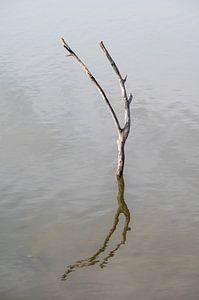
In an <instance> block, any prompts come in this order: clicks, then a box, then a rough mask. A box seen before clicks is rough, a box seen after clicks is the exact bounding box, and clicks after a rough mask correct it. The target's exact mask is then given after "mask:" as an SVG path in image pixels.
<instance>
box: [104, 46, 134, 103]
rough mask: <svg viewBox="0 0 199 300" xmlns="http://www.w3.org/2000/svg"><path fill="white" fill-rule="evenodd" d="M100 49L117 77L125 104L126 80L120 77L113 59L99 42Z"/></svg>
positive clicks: (126, 98) (126, 99)
mask: <svg viewBox="0 0 199 300" xmlns="http://www.w3.org/2000/svg"><path fill="white" fill-rule="evenodd" d="M100 47H101V49H102V50H103V51H104V53H105V54H106V57H107V58H108V60H109V62H110V64H111V66H112V67H113V69H114V71H115V73H116V74H117V76H118V77H119V81H120V88H121V91H122V96H123V98H124V101H125V102H127V101H128V96H127V92H126V87H125V81H126V79H127V76H126V77H125V78H123V77H122V75H121V73H120V71H119V69H118V67H117V65H116V63H115V62H114V60H113V58H112V57H111V55H110V54H109V52H108V50H107V49H106V47H105V46H104V43H103V42H102V41H101V42H100Z"/></svg>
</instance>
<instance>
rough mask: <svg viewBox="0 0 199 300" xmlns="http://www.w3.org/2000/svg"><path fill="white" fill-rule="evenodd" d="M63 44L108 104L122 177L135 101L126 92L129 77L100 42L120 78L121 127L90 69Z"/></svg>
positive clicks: (118, 169)
mask: <svg viewBox="0 0 199 300" xmlns="http://www.w3.org/2000/svg"><path fill="white" fill-rule="evenodd" d="M62 42H63V46H64V48H65V49H66V50H67V51H68V52H69V55H68V56H71V57H73V58H74V59H75V60H76V61H77V63H78V64H79V65H80V66H81V67H82V69H83V70H84V71H85V73H86V74H87V75H88V77H89V78H90V80H91V81H92V82H93V83H94V85H95V86H96V88H97V90H98V91H99V93H100V94H101V96H102V98H103V99H104V100H105V103H106V104H107V106H108V108H109V110H110V113H111V116H112V118H113V121H114V124H115V126H116V129H117V133H118V139H117V146H118V162H117V171H116V175H117V177H121V176H122V175H123V170H124V162H125V152H124V145H125V142H126V140H127V138H128V135H129V132H130V126H131V115H130V103H131V101H132V99H133V96H132V94H130V95H129V96H127V91H126V86H125V82H126V80H127V75H126V76H125V77H124V78H123V77H122V75H121V73H120V71H119V68H118V67H117V65H116V63H115V62H114V60H113V58H112V56H111V55H110V53H109V52H108V50H107V49H106V47H105V46H104V43H103V42H100V47H101V49H102V50H103V52H104V53H105V55H106V57H107V59H108V60H109V62H110V64H111V66H112V68H113V70H114V71H115V73H116V75H117V76H118V79H119V84H120V89H121V92H122V97H123V101H124V126H123V127H121V126H120V123H119V120H118V118H117V115H116V113H115V111H114V109H113V107H112V105H111V103H110V101H109V99H108V97H107V95H106V93H105V92H104V90H103V88H102V87H101V85H100V84H99V83H98V81H97V80H96V78H95V77H94V76H93V74H92V73H91V72H90V70H89V69H88V67H87V66H86V65H85V64H84V63H83V62H82V60H81V59H80V58H79V57H78V56H77V54H76V53H75V52H74V51H73V50H72V49H71V48H70V46H69V45H68V44H67V43H66V42H65V40H64V39H63V38H62Z"/></svg>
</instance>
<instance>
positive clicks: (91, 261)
mask: <svg viewBox="0 0 199 300" xmlns="http://www.w3.org/2000/svg"><path fill="white" fill-rule="evenodd" d="M117 182H118V194H117V204H118V208H117V211H116V213H115V215H114V222H113V225H112V227H111V229H110V230H109V232H108V234H107V236H106V238H105V240H104V242H103V244H102V246H101V247H100V248H99V249H98V250H97V251H96V252H95V253H94V254H93V255H92V256H90V257H88V258H85V259H81V260H78V261H76V262H75V263H74V264H71V265H69V266H67V268H66V271H65V272H64V274H63V275H62V276H61V279H62V280H66V279H67V278H68V276H69V274H70V273H71V272H74V271H75V270H77V269H78V268H83V267H88V266H92V265H95V264H98V265H99V266H100V268H104V267H105V266H106V265H107V263H108V260H109V259H110V258H111V257H113V256H114V255H115V253H116V252H117V251H118V250H119V249H120V247H121V245H124V244H125V243H126V239H127V231H129V230H131V228H130V227H129V223H130V219H131V215H130V211H129V209H128V206H127V204H126V202H125V200H124V190H125V185H124V178H123V176H121V177H117ZM120 214H123V215H124V217H125V222H124V226H123V229H122V232H121V238H120V242H119V243H118V244H117V246H116V247H115V248H114V249H112V250H111V251H110V252H109V253H108V254H107V256H105V257H104V258H102V259H99V256H100V254H101V253H103V252H104V251H105V250H106V248H107V246H108V243H109V241H110V238H111V236H112V235H113V233H114V232H115V230H116V228H117V225H118V224H119V217H120Z"/></svg>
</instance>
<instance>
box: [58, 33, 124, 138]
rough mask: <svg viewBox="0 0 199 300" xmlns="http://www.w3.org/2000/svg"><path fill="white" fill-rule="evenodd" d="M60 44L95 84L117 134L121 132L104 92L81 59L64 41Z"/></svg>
mask: <svg viewBox="0 0 199 300" xmlns="http://www.w3.org/2000/svg"><path fill="white" fill-rule="evenodd" d="M62 42H63V44H64V48H65V49H66V50H67V51H68V52H69V56H73V57H74V58H75V59H76V61H77V62H78V63H79V65H80V66H81V67H82V68H83V70H84V71H85V72H86V74H87V75H88V77H89V78H90V79H91V81H92V82H93V83H94V84H95V86H96V87H97V89H98V91H99V92H100V94H101V96H102V98H103V99H104V100H105V102H106V104H107V106H108V108H109V109H110V112H111V115H112V118H113V120H114V123H115V126H116V128H117V130H118V132H121V127H120V123H119V121H118V118H117V116H116V113H115V111H114V109H113V107H112V105H111V104H110V102H109V100H108V98H107V96H106V94H105V92H104V90H103V89H102V87H101V86H100V84H99V83H98V81H97V80H96V79H95V77H94V76H93V75H92V73H91V72H90V70H89V69H88V68H87V66H86V65H85V64H84V63H83V62H82V61H81V59H80V58H79V57H78V56H77V54H76V53H75V52H74V51H73V50H72V49H71V48H70V47H69V45H68V44H67V43H66V42H65V40H64V39H63V38H62Z"/></svg>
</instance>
